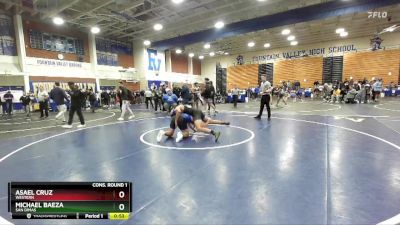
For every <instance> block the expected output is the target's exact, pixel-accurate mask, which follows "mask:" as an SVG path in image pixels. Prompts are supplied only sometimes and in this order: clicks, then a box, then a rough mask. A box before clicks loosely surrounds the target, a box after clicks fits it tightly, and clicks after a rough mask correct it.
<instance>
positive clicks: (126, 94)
mask: <svg viewBox="0 0 400 225" xmlns="http://www.w3.org/2000/svg"><path fill="white" fill-rule="evenodd" d="M119 93H120V96H121V102H122V106H121V111H122V112H121V116H120V117H119V118H118V120H119V121H122V120H124V116H125V112H126V111H127V110H128V111H129V113H130V114H131V115H130V116H129V119H133V118H135V114H133V112H132V109H131V107H130V106H131V103H130V100H131V99H132V92H131V91H129V90H128V88H126V87H125V86H123V84H122V83H121V86H119Z"/></svg>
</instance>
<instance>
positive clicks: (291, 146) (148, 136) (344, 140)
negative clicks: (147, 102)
mask: <svg viewBox="0 0 400 225" xmlns="http://www.w3.org/2000/svg"><path fill="white" fill-rule="evenodd" d="M258 104H259V103H258V102H250V103H247V104H243V103H239V104H238V108H237V109H234V108H233V106H232V105H231V104H223V105H218V106H217V107H218V108H219V111H220V113H219V114H218V115H217V116H215V118H217V119H221V120H227V121H230V122H231V126H215V127H214V128H213V129H215V130H219V131H221V132H222V135H221V138H220V141H219V142H218V143H215V142H214V141H213V140H214V139H213V138H212V137H211V136H209V135H204V134H194V135H193V136H192V137H191V138H189V139H187V140H183V141H182V142H180V143H175V140H173V139H165V138H164V139H163V141H162V142H161V143H157V142H156V136H157V132H158V130H160V129H163V128H164V127H168V126H169V121H170V119H169V118H168V116H167V115H166V114H164V113H154V112H150V111H147V110H146V109H144V106H143V105H140V106H137V105H135V106H133V109H134V112H135V114H136V118H135V119H134V120H131V121H122V122H117V121H116V119H117V118H118V116H119V110H99V111H98V112H97V113H94V114H92V113H86V114H85V119H86V120H87V127H86V128H84V129H79V130H78V129H76V128H75V129H72V130H64V129H62V128H61V127H60V124H57V122H56V121H54V120H51V119H48V120H39V119H37V118H38V115H37V114H34V115H33V116H32V121H30V122H29V121H27V120H26V118H25V117H24V115H22V114H18V115H16V116H14V117H13V118H12V119H11V120H9V119H5V118H2V120H1V121H0V186H2V187H6V186H7V183H8V182H10V181H132V182H133V185H134V188H133V212H132V214H131V218H130V220H128V221H124V222H113V221H82V220H80V221H68V222H65V221H58V224H63V223H68V224H118V223H120V224H378V223H380V222H382V221H385V220H387V219H389V218H392V217H394V216H396V215H397V214H399V213H400V195H399V193H400V163H399V162H400V152H399V151H400V138H399V137H400V133H399V132H400V116H399V112H400V101H398V100H396V99H395V98H389V100H387V99H384V100H381V102H380V103H377V104H357V105H347V104H328V103H322V102H320V101H306V102H304V103H300V102H297V103H292V102H290V103H289V105H288V106H285V107H279V108H273V110H272V116H273V118H272V120H271V121H267V119H266V117H265V116H266V111H264V117H263V119H262V120H256V119H254V118H252V117H254V116H255V114H256V112H257V111H258ZM50 118H54V114H51V115H50ZM77 121H78V118H77V117H75V122H77ZM0 202H1V203H0V216H1V217H3V218H5V219H7V220H9V219H8V218H9V214H8V212H7V190H6V188H1V189H0ZM12 222H14V223H15V222H16V221H12ZM18 224H28V221H18ZM29 224H54V221H45V220H43V221H29Z"/></svg>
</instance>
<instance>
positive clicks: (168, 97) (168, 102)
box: [163, 88, 178, 113]
mask: <svg viewBox="0 0 400 225" xmlns="http://www.w3.org/2000/svg"><path fill="white" fill-rule="evenodd" d="M166 92H167V93H166V94H164V95H163V102H164V109H166V110H167V111H168V113H170V112H171V110H172V109H174V108H175V107H176V106H177V105H178V97H177V96H176V95H175V94H174V93H173V92H172V91H171V89H169V88H167V89H166Z"/></svg>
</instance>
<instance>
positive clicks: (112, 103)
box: [107, 90, 117, 108]
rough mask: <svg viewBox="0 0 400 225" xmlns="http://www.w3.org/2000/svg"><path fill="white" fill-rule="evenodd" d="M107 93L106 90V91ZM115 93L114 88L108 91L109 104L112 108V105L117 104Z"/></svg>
mask: <svg viewBox="0 0 400 225" xmlns="http://www.w3.org/2000/svg"><path fill="white" fill-rule="evenodd" d="M107 93H108V91H107ZM116 99H117V93H116V92H115V90H113V91H111V92H110V105H111V107H112V108H114V106H115V105H116V104H117V100H116Z"/></svg>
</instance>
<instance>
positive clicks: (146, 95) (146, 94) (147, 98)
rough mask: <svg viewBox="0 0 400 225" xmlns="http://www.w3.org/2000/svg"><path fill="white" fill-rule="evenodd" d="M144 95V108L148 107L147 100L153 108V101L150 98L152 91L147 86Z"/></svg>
mask: <svg viewBox="0 0 400 225" xmlns="http://www.w3.org/2000/svg"><path fill="white" fill-rule="evenodd" d="M144 96H145V98H146V100H145V101H146V109H149V102H150V104H151V107H152V108H154V105H153V101H152V100H151V99H152V97H153V93H152V92H151V90H150V88H147V90H146V91H145V92H144Z"/></svg>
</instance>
